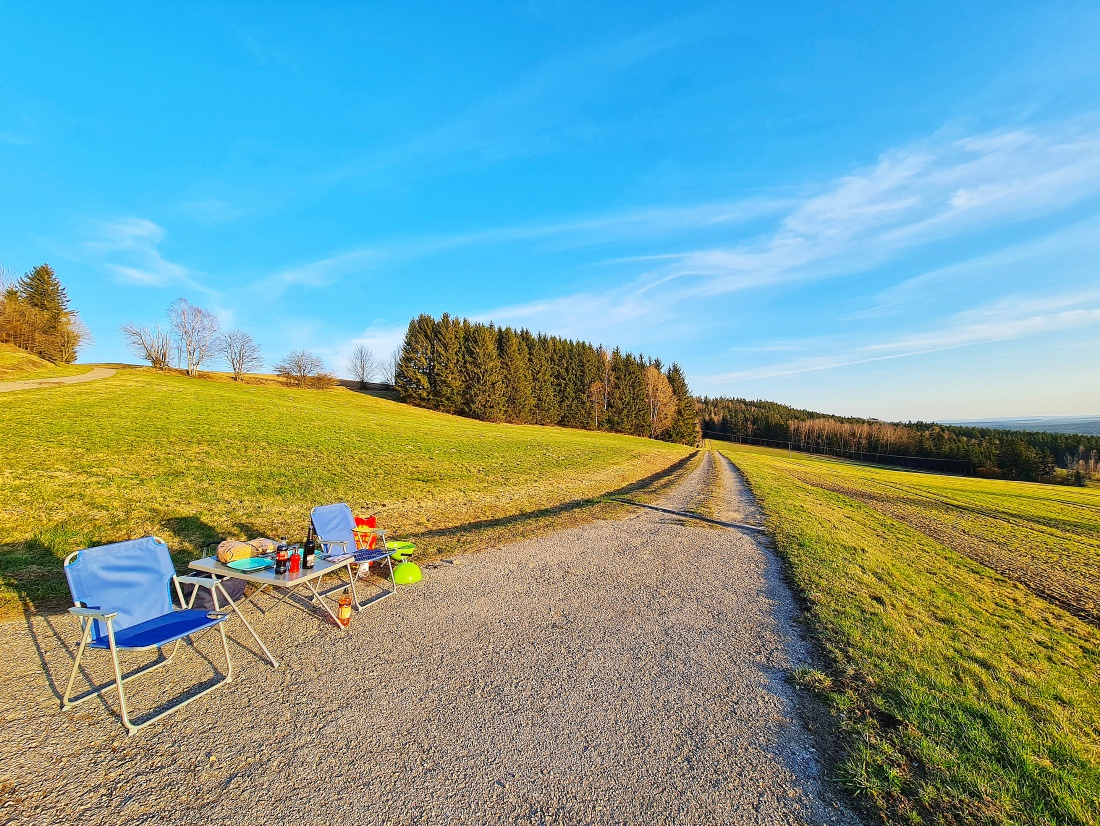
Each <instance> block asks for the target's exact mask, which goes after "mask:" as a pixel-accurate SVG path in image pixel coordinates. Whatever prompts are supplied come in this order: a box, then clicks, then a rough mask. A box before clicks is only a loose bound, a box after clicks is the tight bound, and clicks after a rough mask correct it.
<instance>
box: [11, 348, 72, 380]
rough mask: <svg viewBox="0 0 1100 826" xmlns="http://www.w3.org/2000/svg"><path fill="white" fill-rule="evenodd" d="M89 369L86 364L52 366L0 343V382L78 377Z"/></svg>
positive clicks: (22, 351)
mask: <svg viewBox="0 0 1100 826" xmlns="http://www.w3.org/2000/svg"><path fill="white" fill-rule="evenodd" d="M91 369H92V368H91V367H90V366H88V365H87V364H54V363H53V362H49V361H46V360H45V359H41V358H39V357H38V356H36V355H34V354H33V353H28V352H27V351H26V350H21V349H20V348H18V347H13V346H12V345H10V344H3V343H0V382H3V381H26V380H29V379H55V378H58V377H60V376H79V375H80V374H81V373H87V372H88V371H89V370H91Z"/></svg>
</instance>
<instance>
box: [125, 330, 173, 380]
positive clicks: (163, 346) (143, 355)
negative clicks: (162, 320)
mask: <svg viewBox="0 0 1100 826" xmlns="http://www.w3.org/2000/svg"><path fill="white" fill-rule="evenodd" d="M122 335H123V337H124V338H125V339H126V346H127V347H128V348H129V349H130V352H131V353H133V354H134V355H135V356H137V357H138V358H140V359H144V360H145V361H147V362H149V364H150V365H151V366H152V367H155V368H156V369H157V370H164V369H166V368H167V367H168V362H169V361H170V359H171V357H172V335H171V333H169V332H168V331H167V330H165V329H163V328H162V327H161V326H160V325H159V324H156V325H154V326H152V327H146V326H144V325H141V326H139V325H137V324H124V325H122Z"/></svg>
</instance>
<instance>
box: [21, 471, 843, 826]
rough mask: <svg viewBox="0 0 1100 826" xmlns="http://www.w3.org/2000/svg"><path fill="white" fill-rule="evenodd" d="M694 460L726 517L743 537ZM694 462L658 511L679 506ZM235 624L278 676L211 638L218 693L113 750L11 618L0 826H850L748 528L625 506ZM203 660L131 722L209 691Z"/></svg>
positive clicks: (97, 719) (796, 649)
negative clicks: (260, 641)
mask: <svg viewBox="0 0 1100 826" xmlns="http://www.w3.org/2000/svg"><path fill="white" fill-rule="evenodd" d="M713 461H717V462H718V470H719V473H720V474H722V478H723V479H724V480H725V489H726V496H725V499H724V501H723V502H722V503H720V504H721V508H720V509H719V510H720V511H721V512H722V514H723V518H728V519H731V520H734V521H746V522H752V521H753V520H758V519H759V514H758V513H757V512H756V510H755V506H754V505H753V504H752V501H751V497H749V496H748V495H747V494H746V492H745V491H744V490H743V486H741V485H740V482H739V479H738V478H737V476H736V475H735V472H734V471H732V470H731V469H730V468H729V466H728V463H726V462H725V460H724V459H717V460H715V459H714V458H713V454H708V456H707V458H706V459H705V462H706V463H710V462H713ZM708 466H709V464H704V465H702V466H701V467H700V468H699V469H698V470H697V471H696V472H695V473H694V474H692V475H691V476H690V477H689V478H687V479H686V480H685V481H684V482H683V483H681V484H680V485H679V486H677V487H676V488H675V489H674V490H673V491H672V493H671V494H670V495H669V496H668V497H667V498H666V499H665V500H664V501H663V502H661V505H662V506H663V507H665V508H668V509H670V510H684V509H685V508H687V507H688V506H690V505H691V503H692V502H693V501H695V499H696V498H697V497H698V496H700V495H701V494H700V483H701V480H702V479H703V478H705V476H704V474H705V472H706V468H707V467H708ZM712 506H713V503H712ZM272 604H273V603H272V601H268V602H264V601H262V600H261V601H260V607H261V608H263V607H270V606H271V605H272ZM252 610H253V613H252V614H251V615H250V618H251V619H253V620H254V624H255V625H256V627H257V630H258V631H259V633H260V634H261V635H262V636H263V637H264V639H265V640H266V641H267V642H268V645H269V647H271V649H272V652H273V653H274V654H275V656H276V658H277V659H279V660H280V662H282V663H284V666H283V667H282V668H280V669H277V670H275V669H272V668H270V666H268V665H266V664H265V663H264V662H263V661H262V660H261V658H259V657H257V656H256V655H255V653H254V652H252V651H251V650H249V647H250V646H249V642H250V640H249V638H248V637H247V635H246V634H244V633H242V630H243V629H241V628H240V627H239V624H238V621H236V620H230V624H229V629H230V633H231V634H232V636H233V637H234V639H235V640H236V641H237V643H238V644H237V645H236V646H235V648H234V650H233V654H234V662H235V666H236V675H235V678H234V682H233V683H232V685H231V686H229V687H226V688H223V689H220V690H219V691H217V692H214V693H213V694H211V695H208V696H207V697H204V698H202V699H200V700H198V701H196V703H195V704H194V705H192V706H189V707H188V708H187V709H186V710H184V711H181V712H180V713H179V714H177V715H174V716H171V717H169V718H167V719H166V721H164V722H162V723H159V724H157V725H154V726H152V727H150V728H149V729H147V730H145V731H143V732H142V733H140V734H138V735H137V736H135V737H132V738H130V737H127V736H126V734H125V731H124V730H123V728H122V726H121V724H120V723H119V721H118V718H117V716H115V715H113V713H112V711H113V706H112V707H111V709H108V708H107V707H106V706H105V705H104V704H103V703H101V702H100V701H98V700H92V701H89V702H88V703H86V704H84V705H83V706H80V707H78V708H77V709H75V710H72V711H69V712H65V713H62V712H60V711H59V710H58V708H57V697H56V695H57V693H58V692H59V691H60V690H61V689H63V687H64V682H65V680H66V679H67V677H68V668H69V666H70V664H71V659H70V657H71V654H70V651H71V649H72V647H73V646H74V644H75V642H76V640H77V632H76V627H75V622H73V621H71V619H70V618H69V617H67V616H44V617H34V618H32V619H31V620H29V622H26V623H9V624H8V625H7V626H6V628H5V631H6V633H5V634H4V635H3V636H2V640H0V662H2V663H3V664H4V671H5V674H6V676H7V679H5V680H4V681H3V684H2V686H0V693H2V695H3V703H2V707H3V708H4V709H5V710H4V712H3V715H4V718H5V720H4V726H3V734H2V735H0V796H2V798H3V799H2V806H3V807H2V808H0V823H9V822H10V823H35V824H47V823H76V822H79V823H82V824H108V823H110V824H143V823H158V824H160V823H171V824H192V823H196V824H197V823H203V824H209V823H221V824H234V823H248V824H254V823H277V822H293V823H295V824H302V826H305V825H306V824H315V823H316V824H327V823H331V822H337V821H343V822H344V823H351V824H358V823H363V824H374V823H378V824H383V823H395V824H405V823H408V824H412V823H440V824H442V823H447V824H461V823H469V824H487V823H538V824H587V823H599V824H622V823H646V824H662V823H676V824H686V823H700V824H702V823H707V824H710V823H733V824H739V823H754V824H756V823H760V824H804V823H812V824H819V823H829V824H834V823H836V824H840V823H854V822H856V821H855V820H854V818H853V817H852V816H851V815H850V814H849V813H848V812H847V811H845V810H844V809H843V808H842V807H840V806H839V805H838V804H836V803H835V802H834V801H833V800H832V799H831V797H830V796H829V794H828V790H827V789H826V788H824V786H823V782H822V770H821V766H820V762H819V760H818V759H817V756H816V752H815V746H814V743H813V740H812V738H811V737H810V735H809V734H808V733H807V732H806V731H805V729H804V728H803V727H802V726H801V725H800V724H799V722H798V716H797V714H796V712H795V705H794V698H793V696H792V691H793V689H791V688H790V686H789V685H788V684H787V682H786V681H785V679H784V675H785V673H786V672H787V671H789V669H791V668H792V667H794V666H796V665H798V664H799V663H800V662H802V661H803V660H804V659H805V656H806V652H805V650H804V648H803V646H802V645H801V643H799V642H798V640H797V638H796V636H795V625H794V624H793V616H794V607H793V605H792V603H791V599H790V595H789V594H788V593H787V592H786V589H785V587H784V586H783V583H782V582H781V579H780V577H779V573H778V567H777V564H776V562H775V560H774V559H773V558H772V557H771V556H770V555H769V553H768V551H767V549H766V548H765V547H763V546H762V544H761V541H760V537H758V536H756V535H754V534H750V532H747V531H739V530H732V529H724V528H717V527H714V526H713V525H710V524H708V523H705V522H703V521H701V520H693V519H692V518H691V517H690V516H689V515H685V516H682V517H681V516H677V515H673V514H668V513H661V512H657V511H653V510H649V509H639V510H638V511H637V513H635V514H633V515H631V516H630V517H628V518H626V519H623V520H620V521H603V522H595V523H591V524H588V525H584V526H581V527H577V528H572V529H569V530H565V531H562V532H559V533H557V534H554V535H551V536H546V537H542V538H538V539H534V540H530V541H524V542H518V543H515V544H512V545H507V546H504V547H499V548H492V549H489V550H486V551H484V552H482V553H478V554H474V555H470V556H468V557H465V558H463V559H462V560H461V564H460V565H457V566H455V565H446V564H439V565H436V566H435V567H432V568H430V569H429V570H427V571H426V572H425V577H424V581H423V582H422V583H420V584H418V585H417V586H415V587H414V588H408V589H401V591H400V592H399V594H398V595H397V596H396V597H395V598H392V599H389V600H386V601H384V602H382V603H380V604H378V605H376V606H372V607H371V608H368V609H366V610H364V611H363V612H362V613H359V614H356V615H354V616H353V618H352V624H351V628H350V633H348V632H343V631H340V630H338V629H336V628H335V627H333V626H332V625H331V624H326V623H325V622H324V621H322V620H321V619H320V617H319V616H317V615H316V614H314V613H306V611H305V610H302V609H301V608H299V607H298V606H296V605H294V604H284V605H282V606H279V607H278V608H275V609H273V610H272V611H271V612H270V613H267V614H266V615H260V614H258V613H257V612H256V611H255V610H254V609H252ZM219 647H220V646H219V645H218V643H217V642H216V638H214V639H208V640H203V641H201V642H200V643H199V644H198V646H197V651H196V650H191V651H181V653H180V655H179V660H178V662H177V664H175V665H173V666H169V667H168V668H167V669H165V670H163V671H160V672H155V674H154V679H153V680H151V681H148V682H147V683H146V685H148V686H149V688H144V689H142V690H137V691H135V692H134V695H133V698H132V702H131V705H132V707H133V708H136V709H137V710H139V711H141V710H146V709H150V708H153V707H154V706H155V705H156V704H157V703H158V702H161V701H162V700H163V699H164V698H166V697H171V696H174V693H178V692H179V691H182V690H184V688H185V687H186V686H187V685H188V684H189V682H195V681H201V680H204V679H206V678H208V677H209V676H211V673H212V672H211V670H210V667H209V665H208V664H207V662H206V661H205V660H204V659H203V657H209V658H210V659H211V660H212V661H213V662H215V663H218V662H220V660H219V656H220V652H219V651H218V648H219ZM251 647H253V648H254V643H253V644H252V646H251ZM97 653H100V652H93V656H92V661H93V662H95V663H96V664H97V667H96V668H95V669H94V670H95V673H96V674H97V676H99V677H100V678H104V679H105V678H106V676H107V671H106V669H100V668H98V666H99V665H105V664H106V660H107V657H105V656H98V657H96V656H94V655H95V654H97ZM199 655H202V656H199ZM43 664H44V665H45V669H43ZM158 674H160V675H165V676H164V677H163V678H160V679H157V678H156V675H158ZM108 702H109V703H114V702H115V700H114V698H113V697H111V698H110V699H109V700H108Z"/></svg>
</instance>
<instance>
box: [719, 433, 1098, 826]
mask: <svg viewBox="0 0 1100 826" xmlns="http://www.w3.org/2000/svg"><path fill="white" fill-rule="evenodd" d="M713 446H715V447H717V449H719V450H721V451H722V452H723V453H724V454H725V455H727V456H728V457H729V458H730V459H731V460H732V461H733V462H734V463H735V464H736V465H737V466H738V467H739V468H740V469H741V471H742V472H743V473H744V475H745V477H746V479H747V480H748V483H749V484H750V486H751V487H752V490H753V492H754V493H755V494H756V496H757V497H758V499H759V501H760V504H761V506H762V507H763V509H764V511H765V513H766V515H767V519H768V527H769V531H770V532H771V533H772V535H773V536H774V537H775V540H776V543H777V547H778V550H779V552H780V554H781V555H782V557H783V559H784V561H785V564H786V568H787V572H788V576H789V577H790V579H791V581H792V584H793V585H794V587H795V588H796V590H797V592H798V593H799V595H800V597H801V598H802V600H803V603H804V606H805V610H806V612H807V615H806V619H807V621H808V623H809V625H810V627H811V629H812V631H813V633H814V636H815V637H816V639H817V640H818V642H819V643H820V644H821V646H822V648H823V650H824V653H825V655H826V657H827V658H828V660H829V661H830V663H831V667H830V668H828V669H826V670H824V671H806V672H805V673H804V674H796V675H795V677H796V679H797V680H799V681H800V682H801V683H802V684H803V685H806V686H807V687H809V688H811V689H813V690H815V691H817V692H818V693H819V694H820V696H822V697H823V698H824V699H825V701H826V702H827V703H828V704H829V705H830V707H831V708H832V710H833V712H834V714H835V715H836V718H837V720H838V722H839V724H840V727H841V730H842V732H843V736H844V738H845V740H846V743H845V745H846V748H847V757H846V759H845V760H844V762H843V763H842V765H841V766H840V767H839V773H840V779H841V781H842V782H843V783H844V784H845V785H846V786H847V787H848V788H849V789H850V790H851V791H852V792H853V793H854V794H855V795H856V796H857V797H860V798H862V799H863V800H864V801H866V802H867V803H868V805H869V807H870V809H871V810H872V811H873V812H874V813H876V814H877V815H878V816H879V817H880V818H881V819H882V820H883V821H884V822H888V823H951V824H963V823H966V824H971V823H974V824H978V823H980V824H1060V825H1061V824H1096V823H1100V631H1098V630H1097V628H1096V627H1095V625H1092V624H1090V623H1088V622H1086V621H1083V620H1082V619H1080V618H1079V617H1077V616H1074V615H1072V614H1071V613H1069V612H1067V611H1066V610H1063V608H1061V607H1059V606H1058V605H1057V604H1055V603H1053V602H1052V601H1051V600H1049V599H1047V598H1044V597H1043V596H1041V595H1040V594H1039V593H1038V592H1037V589H1036V588H1035V587H1034V584H1033V583H1029V582H1028V571H1029V563H1030V562H1031V559H1030V558H1029V557H1028V553H1029V550H1028V549H1029V547H1031V544H1030V543H1031V542H1032V541H1033V540H1030V539H1029V540H1026V541H1025V540H1022V539H1021V536H1028V537H1031V536H1032V535H1038V536H1046V537H1047V538H1048V539H1049V541H1043V542H1039V541H1037V540H1035V544H1034V546H1033V547H1034V549H1035V550H1034V558H1035V559H1036V560H1038V561H1039V562H1043V561H1044V560H1046V559H1047V558H1048V556H1049V555H1051V554H1054V555H1059V556H1058V558H1059V559H1064V560H1073V563H1072V564H1073V565H1074V566H1075V567H1073V569H1072V576H1073V577H1076V578H1081V577H1090V576H1092V575H1091V574H1090V573H1089V571H1091V570H1092V569H1091V568H1090V567H1089V565H1090V564H1093V563H1095V556H1096V552H1095V551H1094V550H1092V548H1093V547H1094V543H1095V540H1096V538H1097V536H1098V535H1100V519H1098V518H1097V511H1096V510H1095V509H1096V508H1097V506H1100V495H1097V492H1095V491H1085V490H1075V491H1072V492H1070V491H1067V489H1065V488H1055V487H1047V486H1039V485H1028V484H1024V483H1011V482H996V481H985V480H972V479H958V478H954V477H944V476H936V475H932V474H919V473H906V472H902V471H892V470H882V469H878V468H867V467H861V466H857V465H854V464H850V463H842V462H836V461H831V460H823V459H821V458H816V457H814V458H811V457H798V456H796V457H792V458H788V456H787V454H786V452H784V451H773V450H768V449H765V448H748V447H743V446H739V445H713ZM1067 494H1069V495H1068V496H1067ZM945 501H946V502H949V503H952V504H953V505H961V506H973V507H974V508H975V509H976V511H977V512H975V511H972V512H966V511H960V510H959V508H957V507H947V506H945V505H944V504H943V502H945ZM945 521H947V522H950V523H951V526H952V530H953V531H954V532H953V533H952V534H951V535H950V536H948V537H946V538H947V539H949V540H951V541H952V542H954V543H955V544H957V545H959V547H958V548H956V547H953V546H952V545H949V544H946V542H945V541H944V539H945V537H943V536H941V535H940V534H939V533H938V531H939V530H940V527H941V526H942V523H944V522H945ZM966 538H969V539H970V540H973V539H975V538H976V539H980V540H982V541H983V542H987V543H991V544H992V543H996V542H997V541H998V538H999V539H1000V541H1003V542H1004V544H1005V547H1008V548H1011V556H1012V557H1013V558H1014V559H1015V561H1016V567H1015V568H1014V573H1015V579H1009V578H1006V577H1005V576H1002V575H1000V574H998V573H997V572H996V571H994V570H992V569H991V568H990V567H987V566H986V565H985V564H982V563H981V562H979V561H976V560H975V559H974V558H972V556H971V555H969V554H968V553H967V552H966V551H967V549H966V548H965V547H964V546H963V545H962V542H963V540H964V539H966ZM1063 543H1068V545H1069V546H1072V547H1069V546H1067V545H1065V544H1063ZM1016 580H1019V581H1016ZM1083 584H1084V585H1085V586H1086V587H1085V589H1084V590H1089V589H1091V591H1092V593H1094V594H1095V589H1096V587H1097V585H1098V583H1097V581H1096V580H1095V579H1090V580H1088V581H1085V582H1083Z"/></svg>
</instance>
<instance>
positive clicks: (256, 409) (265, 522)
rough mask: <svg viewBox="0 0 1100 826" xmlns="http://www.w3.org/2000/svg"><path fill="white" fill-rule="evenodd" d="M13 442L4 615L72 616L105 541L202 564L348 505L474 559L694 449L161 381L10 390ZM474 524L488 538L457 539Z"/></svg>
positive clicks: (127, 378)
mask: <svg viewBox="0 0 1100 826" xmlns="http://www.w3.org/2000/svg"><path fill="white" fill-rule="evenodd" d="M0 432H2V433H3V434H4V436H5V438H4V439H3V440H2V442H0V489H2V490H3V491H4V507H3V508H2V509H0V616H3V615H8V616H10V615H11V614H12V613H14V612H17V611H19V610H21V609H22V610H36V609H43V608H46V607H52V606H59V605H61V604H63V603H64V602H65V600H66V598H67V589H66V586H65V582H64V577H63V575H62V573H61V566H60V563H59V560H60V559H61V558H63V557H64V556H65V555H66V554H67V553H69V552H70V551H73V550H76V549H79V548H81V547H85V546H87V545H92V544H98V543H103V542H111V541H116V540H120V539H126V538H130V537H137V536H144V535H147V534H156V535H157V536H160V537H162V538H163V539H165V540H166V541H167V542H168V543H169V546H170V547H171V548H172V549H173V551H174V558H175V560H176V562H177V564H178V565H184V564H185V563H186V562H187V561H189V560H190V559H192V558H194V557H195V556H196V555H198V554H199V553H200V552H201V550H202V548H203V546H204V545H205V544H206V543H208V542H212V541H215V540H218V539H222V538H225V537H249V536H259V535H265V536H275V537H278V536H280V535H282V534H286V535H288V536H290V537H292V538H295V539H300V538H304V535H305V530H306V525H307V521H308V518H309V509H310V508H311V507H313V506H315V505H320V504H326V503H330V502H340V501H346V502H347V503H348V504H349V505H351V507H352V508H353V510H355V511H356V512H358V513H364V514H365V513H375V514H377V515H378V518H379V523H380V524H381V525H383V526H385V527H387V528H389V529H390V530H391V532H392V533H393V534H395V535H397V536H399V537H402V538H414V539H418V541H423V542H424V547H425V549H426V550H428V551H429V553H430V552H431V551H432V550H433V548H435V549H437V551H439V550H452V549H453V550H461V549H463V548H468V549H471V550H473V549H476V547H477V546H478V543H479V542H480V543H484V542H487V541H500V540H501V539H503V538H506V537H507V536H508V535H509V533H514V532H516V531H519V530H521V527H519V526H520V521H516V518H517V517H520V516H522V515H534V517H535V519H534V522H533V523H532V524H537V523H538V520H539V519H542V520H553V519H555V518H557V517H559V516H561V515H563V514H564V515H565V516H566V517H567V518H581V516H580V513H579V512H580V511H583V510H584V508H582V507H580V506H574V507H567V506H568V505H569V504H570V503H575V502H576V500H582V504H584V500H592V501H590V502H588V503H587V506H595V505H600V506H601V507H610V506H607V505H603V504H601V503H600V502H599V501H597V500H598V498H599V497H600V496H602V495H603V494H606V493H611V492H615V491H618V490H619V489H621V488H624V487H626V486H629V485H631V484H634V483H636V482H638V480H640V479H645V478H647V477H654V478H653V479H651V480H650V482H651V483H654V484H659V483H660V480H661V478H662V477H661V474H662V473H663V472H676V471H677V470H682V468H683V466H682V465H679V466H677V463H678V462H681V460H683V459H685V458H686V457H689V456H690V455H691V453H692V451H691V449H689V448H686V447H684V446H681V445H671V444H666V443H662V442H654V441H651V440H649V439H639V438H634V437H629V436H620V435H617V434H606V433H592V432H588V431H577V430H567V429H562V428H545V427H535V426H521V425H502V424H487V423H483V422H477V421H474V420H471V419H465V418H461V417H457V416H447V415H443V414H440V413H435V412H432V411H427V410H420V409H417V408H412V407H408V406H406V405H402V404H398V403H395V402H391V401H386V400H383V399H378V398H374V397H372V396H369V395H366V394H362V393H353V392H350V391H348V390H344V389H336V390H330V391H307V390H292V389H287V388H282V387H276V386H266V385H253V384H236V383H232V382H223V381H203V380H199V379H189V378H186V377H182V376H175V375H166V374H159V373H156V372H153V371H151V370H146V369H123V370H120V371H119V372H118V373H116V374H115V375H114V376H112V377H110V378H107V379H103V380H100V381H95V382H88V383H85V384H79V385H73V386H71V387H66V388H63V389H61V390H59V389H56V388H55V389H52V390H44V391H39V390H27V391H21V392H19V393H11V394H8V395H7V398H5V403H4V405H3V406H0ZM570 514H573V515H572V516H570ZM509 520H512V521H509ZM467 525H469V526H471V527H472V528H473V527H477V528H479V531H480V532H475V534H476V537H479V538H474V539H471V537H475V534H470V535H469V536H464V535H463V534H462V533H461V532H459V533H457V534H456V533H455V530H456V529H459V528H461V527H462V526H467ZM527 529H528V528H522V530H527ZM531 529H535V528H531ZM494 530H496V531H497V532H498V533H496V534H494V533H493V531H494ZM493 537H496V538H495V539H493ZM464 538H465V539H467V540H470V541H463V539H464Z"/></svg>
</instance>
